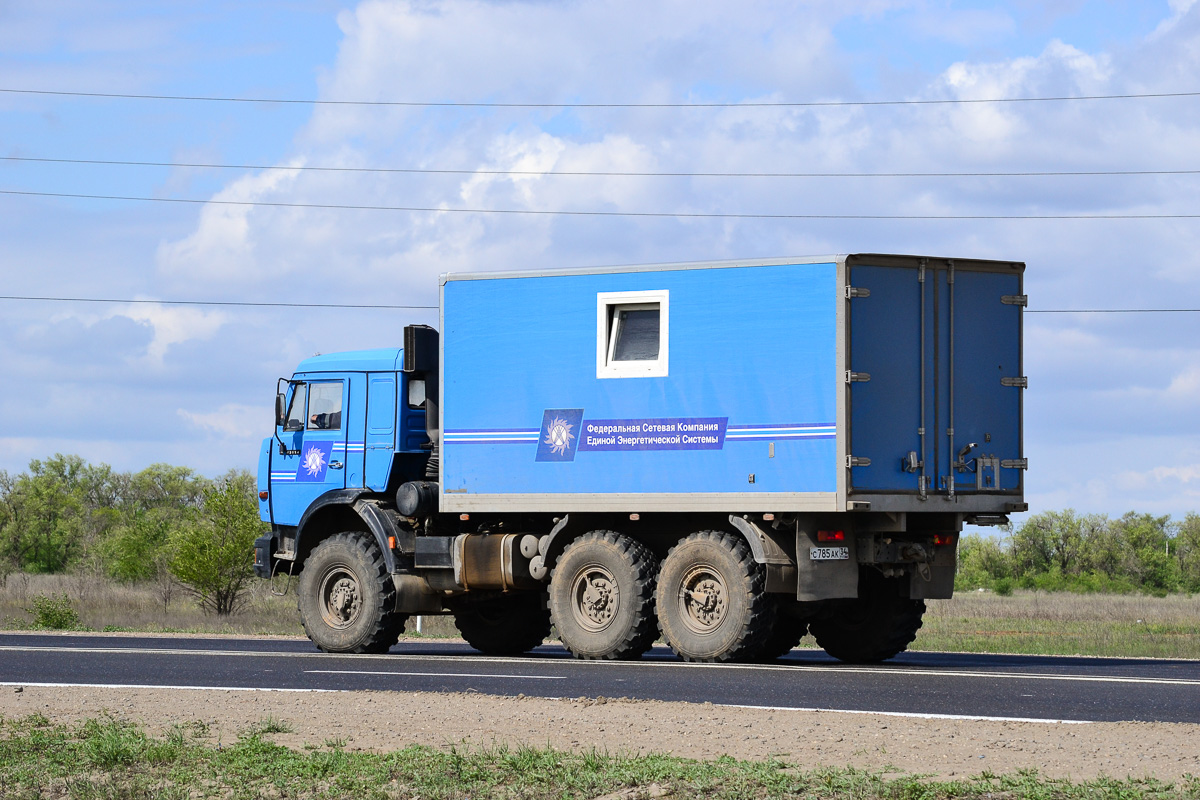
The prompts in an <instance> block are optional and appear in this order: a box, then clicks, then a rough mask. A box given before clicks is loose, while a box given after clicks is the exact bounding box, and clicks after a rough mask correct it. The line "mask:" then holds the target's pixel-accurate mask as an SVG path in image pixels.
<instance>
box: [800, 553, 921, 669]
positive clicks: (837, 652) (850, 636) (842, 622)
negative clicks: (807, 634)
mask: <svg viewBox="0 0 1200 800" xmlns="http://www.w3.org/2000/svg"><path fill="white" fill-rule="evenodd" d="M902 580H903V579H896V578H885V577H883V576H882V575H880V574H879V573H878V572H876V571H875V570H873V569H864V570H863V572H862V573H861V575H860V576H859V579H858V597H857V598H856V599H854V600H838V601H835V602H833V603H832V604H831V606H830V608H829V610H827V611H826V612H825V613H824V614H822V615H821V617H820V618H819V619H814V620H813V621H812V622H811V623H809V626H808V627H809V630H810V631H811V632H812V635H813V637H815V638H816V640H817V644H818V645H820V646H821V647H822V648H823V649H824V650H825V652H826V653H828V654H829V655H831V656H833V657H834V658H836V659H838V660H839V661H846V662H849V663H852V664H866V663H871V662H874V661H884V660H886V659H889V658H891V657H892V656H894V655H896V654H897V653H900V652H903V651H904V650H906V649H907V648H908V645H909V644H910V643H911V642H912V640H913V639H915V638H917V631H918V630H920V628H921V617H922V615H924V613H925V601H924V600H910V599H908V598H907V597H901V596H900V589H901V586H902V584H901V582H900V581H902Z"/></svg>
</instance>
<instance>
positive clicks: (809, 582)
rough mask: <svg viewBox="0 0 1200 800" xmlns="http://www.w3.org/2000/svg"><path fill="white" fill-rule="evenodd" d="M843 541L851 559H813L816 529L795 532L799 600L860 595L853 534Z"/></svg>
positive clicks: (831, 598)
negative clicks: (811, 556)
mask: <svg viewBox="0 0 1200 800" xmlns="http://www.w3.org/2000/svg"><path fill="white" fill-rule="evenodd" d="M840 544H841V543H839V545H840ZM844 544H845V546H846V547H848V548H849V550H850V557H849V558H846V559H839V560H837V561H813V560H812V559H810V558H809V551H810V550H811V549H812V548H814V547H817V546H818V545H817V532H816V529H815V528H814V529H812V530H809V531H806V530H803V529H798V530H797V531H796V571H797V578H796V599H797V600H799V601H801V602H811V601H813V600H833V599H836V598H842V597H858V553H857V547H856V546H855V541H854V537H853V536H848V537H846V541H845V543H844ZM821 546H824V545H823V544H822V545H821ZM952 580H953V578H952Z"/></svg>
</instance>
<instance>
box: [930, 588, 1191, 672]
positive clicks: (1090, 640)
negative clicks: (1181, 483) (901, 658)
mask: <svg viewBox="0 0 1200 800" xmlns="http://www.w3.org/2000/svg"><path fill="white" fill-rule="evenodd" d="M927 605H928V607H929V610H928V611H927V612H926V614H925V624H924V625H923V626H922V628H921V631H920V632H919V633H918V635H917V640H916V641H915V642H914V643H913V645H912V647H911V648H910V649H913V650H948V651H953V652H960V653H1017V654H1037V655H1090V656H1116V657H1136V658H1186V659H1200V595H1192V596H1186V595H1169V596H1167V597H1151V596H1148V595H1102V594H1075V593H1072V592H1053V593H1048V592H1028V591H1017V592H1014V593H1013V594H1012V595H1011V596H1009V597H1002V596H999V595H996V594H993V593H990V592H967V593H963V594H960V595H957V596H955V597H954V598H953V599H951V600H933V601H930V602H929V603H928V604H927Z"/></svg>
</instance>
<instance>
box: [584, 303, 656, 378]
mask: <svg viewBox="0 0 1200 800" xmlns="http://www.w3.org/2000/svg"><path fill="white" fill-rule="evenodd" d="M669 299H670V298H669V292H668V291H667V290H666V289H655V290H651V291H645V292H599V293H597V295H596V377H597V378H663V377H666V375H667V364H668V355H669V353H668V350H669V348H668V342H669V341H670V336H669V335H668V333H669V330H670V324H669V322H670V314H669Z"/></svg>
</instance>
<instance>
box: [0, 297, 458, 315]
mask: <svg viewBox="0 0 1200 800" xmlns="http://www.w3.org/2000/svg"><path fill="white" fill-rule="evenodd" d="M0 300H32V301H39V302H51V303H116V304H121V305H124V304H126V303H135V304H136V303H144V304H147V305H156V306H249V307H253V308H384V309H418V310H426V309H432V310H435V311H436V310H437V306H404V305H389V304H386V303H374V304H363V303H250V302H242V301H237V300H145V299H137V300H122V299H120V298H115V297H46V296H34V295H15V294H7V295H0Z"/></svg>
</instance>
